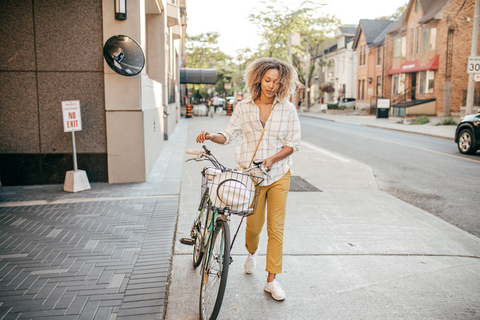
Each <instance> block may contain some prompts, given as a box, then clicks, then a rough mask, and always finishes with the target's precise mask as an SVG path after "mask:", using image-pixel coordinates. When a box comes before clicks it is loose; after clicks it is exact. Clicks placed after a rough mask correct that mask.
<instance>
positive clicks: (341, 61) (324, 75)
mask: <svg viewBox="0 0 480 320" xmlns="http://www.w3.org/2000/svg"><path fill="white" fill-rule="evenodd" d="M356 30H357V26H356V25H345V26H342V27H338V28H337V30H336V31H335V44H333V45H331V46H329V47H327V48H326V49H324V50H323V51H322V52H321V54H320V57H319V58H320V64H321V67H320V68H319V72H318V76H317V83H318V85H316V86H315V87H316V88H318V87H319V86H322V85H332V86H333V88H334V90H335V91H334V92H332V93H326V94H325V95H324V101H323V102H326V103H328V102H332V101H334V100H336V99H338V98H341V97H343V98H354V97H355V82H356V71H357V68H356V65H357V56H356V55H355V52H354V50H353V49H352V44H353V38H354V36H355V32H356ZM316 95H319V93H317V94H316Z"/></svg>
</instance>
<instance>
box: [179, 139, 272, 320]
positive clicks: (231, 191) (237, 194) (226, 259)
mask: <svg viewBox="0 0 480 320" xmlns="http://www.w3.org/2000/svg"><path fill="white" fill-rule="evenodd" d="M203 149H204V151H192V150H187V151H186V152H187V154H194V155H197V157H196V158H191V159H187V160H186V162H188V161H204V160H209V161H210V162H211V163H212V164H213V167H211V166H205V168H204V169H203V170H202V198H201V201H200V205H199V207H198V211H199V213H198V215H197V217H196V218H195V220H194V223H193V226H192V229H191V231H190V239H189V238H182V239H180V242H181V243H182V244H186V245H192V246H193V267H194V268H197V267H198V266H200V264H202V267H201V269H200V273H201V275H202V280H201V284H200V303H199V307H200V318H201V319H202V320H215V319H216V318H217V316H218V313H219V312H220V308H221V306H222V301H223V296H224V294H225V288H226V285H227V277H228V268H229V265H230V263H232V262H233V259H232V258H231V257H230V250H231V249H232V247H233V244H234V242H235V239H236V237H237V234H238V231H239V230H240V226H241V225H242V222H243V219H244V218H245V217H247V216H249V215H251V214H253V213H254V210H255V206H256V204H257V197H258V194H259V192H258V191H256V188H257V186H259V185H260V184H261V183H262V181H263V178H262V177H260V176H258V175H256V174H255V173H258V172H261V173H263V174H265V175H268V173H267V172H266V171H265V169H264V168H263V166H262V161H253V166H252V167H251V168H248V169H246V170H242V171H239V170H235V169H230V168H227V167H225V166H223V165H222V164H221V163H220V162H219V161H218V160H217V159H216V158H215V157H214V156H213V154H212V153H211V152H210V150H208V149H207V147H206V146H203ZM232 214H235V215H239V216H241V217H242V219H241V221H240V224H239V226H238V229H237V231H236V233H235V236H234V237H233V240H232V242H231V243H230V228H229V225H228V222H229V220H230V216H231V215H232Z"/></svg>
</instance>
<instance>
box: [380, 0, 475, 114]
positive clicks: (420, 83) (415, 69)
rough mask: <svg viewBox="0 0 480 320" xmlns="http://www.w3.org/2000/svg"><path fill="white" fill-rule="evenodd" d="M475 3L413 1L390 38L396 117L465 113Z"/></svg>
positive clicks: (390, 88)
mask: <svg viewBox="0 0 480 320" xmlns="http://www.w3.org/2000/svg"><path fill="white" fill-rule="evenodd" d="M474 5H475V0H464V1H463V0H462V1H459V0H458V1H454V0H410V1H409V3H408V7H407V9H406V11H405V13H404V14H403V16H402V17H401V18H400V19H399V20H398V21H397V22H395V24H394V25H393V26H392V28H390V30H389V31H388V34H387V37H386V39H385V47H386V52H385V54H386V55H385V57H386V65H388V69H386V70H385V71H386V74H385V76H386V78H387V81H386V85H385V88H384V95H385V96H386V97H390V98H391V104H392V107H393V108H392V109H391V112H392V114H393V115H395V116H400V117H403V116H414V115H420V114H422V115H436V116H448V115H453V116H457V115H460V114H461V113H462V112H463V113H464V106H465V100H466V99H465V97H466V92H467V87H468V74H467V62H468V56H469V55H470V50H471V43H472V42H471V41H472V29H473V15H474ZM476 88H477V92H478V89H479V84H478V83H477V84H476ZM478 103H479V101H478V98H477V99H476V101H475V104H476V105H478Z"/></svg>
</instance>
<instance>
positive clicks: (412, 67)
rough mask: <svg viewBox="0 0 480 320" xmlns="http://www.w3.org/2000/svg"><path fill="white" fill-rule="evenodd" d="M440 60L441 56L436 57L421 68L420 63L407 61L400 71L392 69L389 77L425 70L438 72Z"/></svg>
mask: <svg viewBox="0 0 480 320" xmlns="http://www.w3.org/2000/svg"><path fill="white" fill-rule="evenodd" d="M439 60H440V55H438V54H437V55H435V57H433V59H432V60H431V61H430V62H429V63H428V64H426V65H424V66H421V65H419V63H418V60H413V61H405V62H404V63H403V64H402V65H401V66H400V68H398V69H393V67H392V68H390V70H389V71H388V75H389V76H391V75H392V74H397V73H410V72H417V71H425V70H438V63H439Z"/></svg>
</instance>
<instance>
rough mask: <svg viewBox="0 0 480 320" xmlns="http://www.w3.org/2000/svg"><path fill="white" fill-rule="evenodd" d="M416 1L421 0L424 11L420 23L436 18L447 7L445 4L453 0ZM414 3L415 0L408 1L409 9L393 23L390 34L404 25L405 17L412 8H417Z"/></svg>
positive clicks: (406, 17)
mask: <svg viewBox="0 0 480 320" xmlns="http://www.w3.org/2000/svg"><path fill="white" fill-rule="evenodd" d="M416 1H419V2H420V7H421V8H422V12H423V17H422V18H421V19H420V20H419V21H418V23H425V22H428V21H430V20H432V19H434V18H435V16H436V15H437V13H439V12H441V11H442V10H443V8H444V7H445V5H446V4H447V3H448V2H450V1H451V0H416ZM414 3H415V0H410V2H409V3H408V7H407V10H405V12H404V14H403V15H402V16H401V17H400V19H398V20H397V21H396V22H395V25H393V26H392V28H390V31H388V33H389V34H390V33H393V32H395V31H398V30H400V29H401V28H402V27H403V25H404V23H405V19H408V16H409V15H410V12H411V11H412V10H415V6H414Z"/></svg>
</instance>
